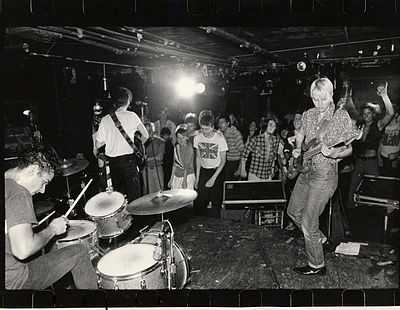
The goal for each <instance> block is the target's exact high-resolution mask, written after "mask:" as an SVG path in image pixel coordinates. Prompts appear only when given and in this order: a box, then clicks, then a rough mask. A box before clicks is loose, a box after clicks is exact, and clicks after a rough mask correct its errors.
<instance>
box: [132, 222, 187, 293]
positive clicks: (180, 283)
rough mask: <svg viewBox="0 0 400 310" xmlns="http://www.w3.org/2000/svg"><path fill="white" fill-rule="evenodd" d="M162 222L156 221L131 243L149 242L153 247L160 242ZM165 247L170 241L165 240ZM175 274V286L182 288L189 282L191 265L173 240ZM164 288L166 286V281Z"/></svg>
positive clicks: (168, 246) (168, 245)
mask: <svg viewBox="0 0 400 310" xmlns="http://www.w3.org/2000/svg"><path fill="white" fill-rule="evenodd" d="M161 230H162V223H161V222H157V223H155V224H154V225H153V227H151V228H150V229H149V230H148V231H146V232H144V233H142V234H141V236H139V237H137V238H136V239H134V240H133V241H132V243H133V244H150V245H153V246H154V247H155V246H157V245H158V244H161V238H160V235H161ZM167 249H168V251H169V249H170V241H169V240H168V241H167ZM173 252H174V259H175V266H176V274H175V287H176V288H178V289H182V288H184V287H185V285H186V284H188V283H189V282H190V273H191V265H190V260H189V258H188V257H187V255H186V254H185V252H184V251H183V249H182V247H181V246H180V245H179V244H178V243H177V242H176V241H175V242H174V246H173ZM165 288H168V283H167V286H166V287H165Z"/></svg>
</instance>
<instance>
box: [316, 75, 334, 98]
mask: <svg viewBox="0 0 400 310" xmlns="http://www.w3.org/2000/svg"><path fill="white" fill-rule="evenodd" d="M314 92H317V93H318V94H323V93H324V94H326V95H328V96H329V97H331V98H332V97H333V84H332V82H331V81H330V80H329V79H328V78H326V77H323V78H319V79H316V80H314V82H312V84H311V87H310V96H311V98H312V94H313V93H314Z"/></svg>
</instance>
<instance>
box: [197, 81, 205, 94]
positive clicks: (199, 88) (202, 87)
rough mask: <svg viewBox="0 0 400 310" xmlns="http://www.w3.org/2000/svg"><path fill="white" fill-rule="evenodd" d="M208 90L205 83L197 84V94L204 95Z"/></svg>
mask: <svg viewBox="0 0 400 310" xmlns="http://www.w3.org/2000/svg"><path fill="white" fill-rule="evenodd" d="M205 90H206V86H205V85H204V84H203V83H197V84H196V93H198V94H202V93H204V91H205Z"/></svg>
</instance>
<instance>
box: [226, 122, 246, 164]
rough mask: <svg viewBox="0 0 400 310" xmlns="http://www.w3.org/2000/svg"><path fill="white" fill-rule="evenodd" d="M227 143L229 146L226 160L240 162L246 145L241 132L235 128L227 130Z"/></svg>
mask: <svg viewBox="0 0 400 310" xmlns="http://www.w3.org/2000/svg"><path fill="white" fill-rule="evenodd" d="M224 136H225V140H226V143H227V144H228V151H227V152H226V160H227V161H234V160H240V156H241V155H242V152H243V149H244V144H243V137H242V134H241V133H240V131H239V130H237V128H236V127H235V126H231V127H228V128H226V130H225V131H224Z"/></svg>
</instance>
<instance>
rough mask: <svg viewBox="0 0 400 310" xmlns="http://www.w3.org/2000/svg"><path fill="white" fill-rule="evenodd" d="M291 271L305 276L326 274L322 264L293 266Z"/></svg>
mask: <svg viewBox="0 0 400 310" xmlns="http://www.w3.org/2000/svg"><path fill="white" fill-rule="evenodd" d="M293 271H294V272H296V273H298V274H302V275H305V276H313V275H319V276H324V275H325V274H326V267H325V266H323V267H321V268H313V267H311V266H309V265H306V266H303V267H295V268H293Z"/></svg>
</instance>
